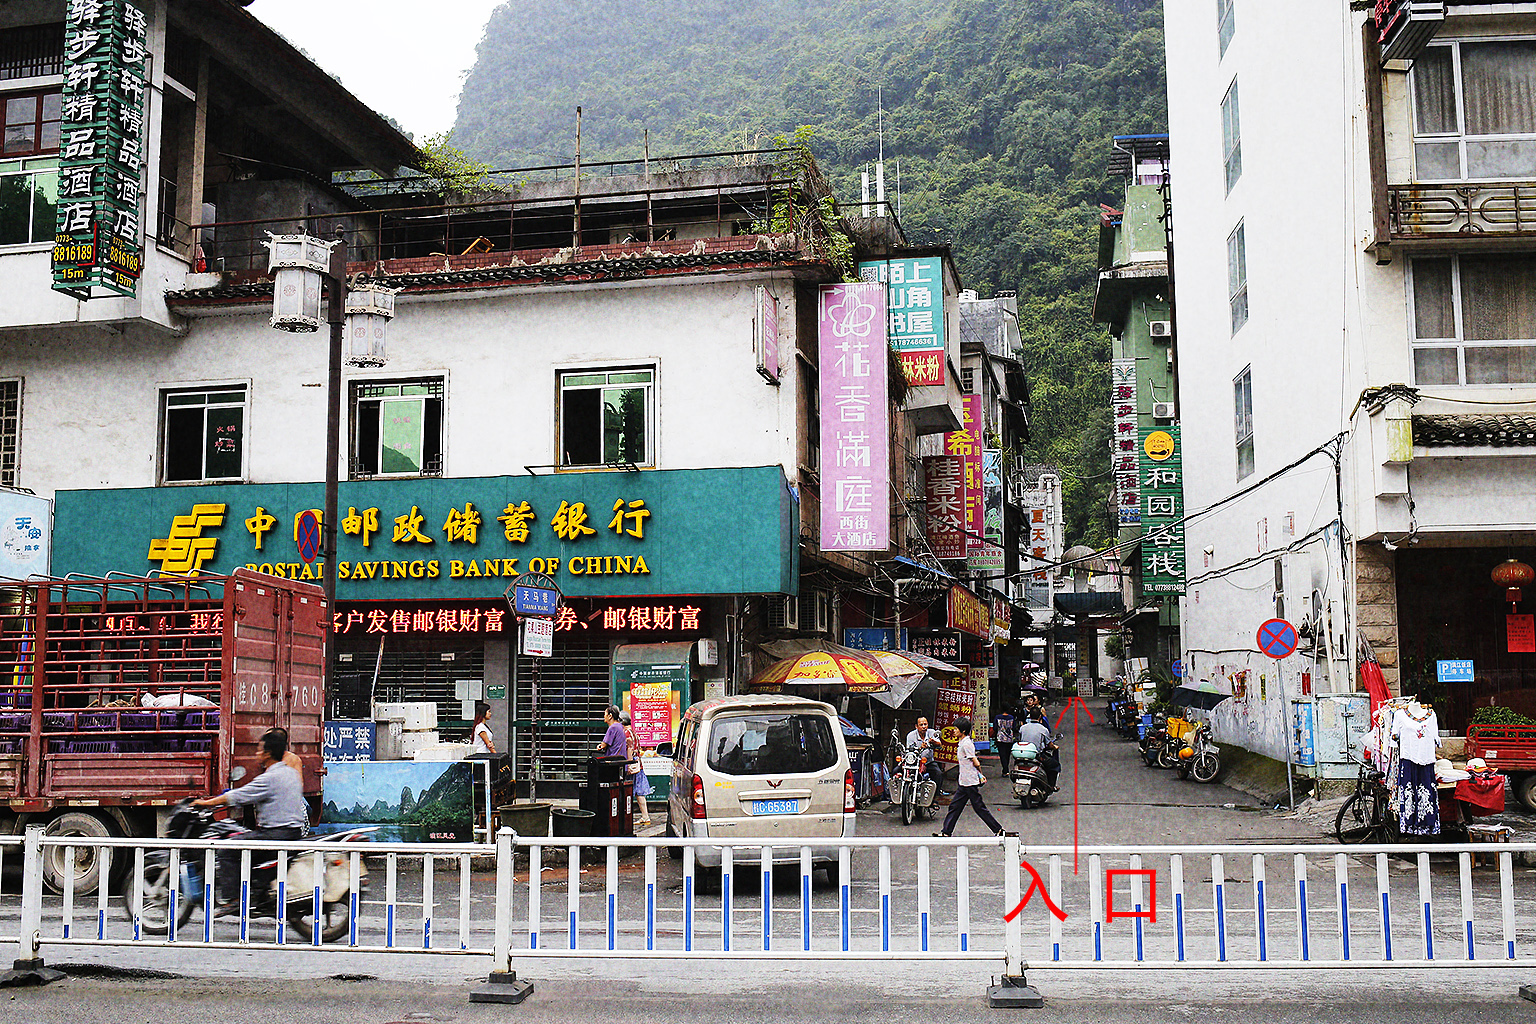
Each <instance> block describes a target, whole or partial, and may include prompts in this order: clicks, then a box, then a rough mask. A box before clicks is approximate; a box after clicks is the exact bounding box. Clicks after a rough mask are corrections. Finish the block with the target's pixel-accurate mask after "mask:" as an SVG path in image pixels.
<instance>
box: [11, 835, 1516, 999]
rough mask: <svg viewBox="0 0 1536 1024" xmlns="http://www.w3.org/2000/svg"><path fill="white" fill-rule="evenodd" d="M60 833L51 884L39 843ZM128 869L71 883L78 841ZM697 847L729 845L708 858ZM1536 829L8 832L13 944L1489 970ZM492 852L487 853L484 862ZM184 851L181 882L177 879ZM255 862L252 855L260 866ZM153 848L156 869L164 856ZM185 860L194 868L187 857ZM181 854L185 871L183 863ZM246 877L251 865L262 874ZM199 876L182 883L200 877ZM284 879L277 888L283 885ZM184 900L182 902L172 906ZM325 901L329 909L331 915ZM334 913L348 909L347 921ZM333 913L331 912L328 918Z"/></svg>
mask: <svg viewBox="0 0 1536 1024" xmlns="http://www.w3.org/2000/svg"><path fill="white" fill-rule="evenodd" d="M231 846H234V847H236V848H239V849H241V850H242V851H243V852H242V856H241V859H240V872H239V884H240V891H241V898H240V901H239V903H238V905H237V907H236V909H235V911H234V913H232V914H230V915H229V916H227V917H221V916H216V915H215V914H214V913H213V912H212V911H213V909H214V907H213V901H214V894H215V891H216V886H217V881H218V865H217V861H216V852H217V851H218V850H221V849H228V848H230V847H231ZM49 847H62V848H63V853H64V857H63V859H62V863H63V864H65V865H66V876H65V878H64V880H63V885H62V886H61V888H62V891H61V892H49V891H47V890H46V889H45V886H44V884H43V874H42V863H43V855H44V852H45V850H46V849H47V848H49ZM86 847H90V848H93V852H94V855H95V856H97V857H102V856H107V857H111V858H113V860H114V861H115V862H116V863H117V864H118V865H119V867H118V870H117V871H116V872H113V871H110V870H109V871H108V872H107V876H108V877H112V878H114V879H116V880H117V887H116V889H115V890H114V891H112V892H108V891H107V889H106V888H104V887H103V888H101V889H99V890H98V891H96V892H94V893H90V894H86V893H83V892H76V891H75V885H74V877H73V872H72V869H71V868H69V865H72V864H73V862H74V853H75V852H76V851H77V850H79V849H83V848H86ZM701 851H702V852H704V853H705V854H706V855H705V857H704V859H707V860H709V861H711V862H713V861H715V860H716V858H718V860H719V862H720V863H719V866H718V867H709V868H705V867H704V866H702V865H701V864H700V863H699V860H700V854H701ZM1533 852H1536V845H1480V844H1479V845H1470V846H1453V845H1445V846H1439V845H1436V846H1406V845H1395V846H1380V847H1364V846H1333V845H1307V844H1292V845H1279V844H1272V845H1224V846H1141V847H1125V846H1084V847H1081V848H1080V849H1078V850H1076V851H1074V850H1073V849H1072V848H1071V847H1038V846H1030V845H1027V844H1022V843H1021V842H1020V840H1019V839H1017V838H1013V837H1006V838H1001V839H994V838H991V837H988V838H976V839H959V838H955V839H937V838H916V837H913V838H906V837H891V838H864V839H849V840H842V841H835V845H833V846H831V847H826V848H823V847H820V846H818V847H815V848H812V847H807V846H803V845H800V844H798V843H796V842H795V841H793V840H785V841H780V842H778V843H773V844H769V845H765V844H764V843H763V841H762V840H752V841H748V840H739V841H722V840H719V839H689V840H679V839H659V838H658V839H579V840H572V839H560V838H553V837H539V838H536V839H524V838H519V837H517V836H514V835H513V834H512V833H510V832H507V831H503V832H502V833H501V834H500V835H498V836H497V841H496V843H494V844H490V845H487V844H462V845H440V844H426V845H405V844H384V843H376V844H367V843H348V844H332V845H329V846H327V845H325V844H320V848H319V849H317V848H316V844H314V843H305V842H302V841H301V842H296V843H249V844H230V843H210V842H206V841H181V842H173V841H169V840H143V839H111V840H82V839H81V838H79V837H68V838H65V837H47V836H44V835H42V832H41V830H40V829H33V830H29V832H28V834H27V836H26V837H25V840H24V841H23V840H20V839H17V838H6V839H0V878H5V877H7V876H6V875H5V874H4V871H5V870H6V869H8V868H9V867H10V866H11V865H14V864H15V863H16V861H17V858H20V860H21V861H22V864H23V868H24V870H23V872H22V876H23V878H22V882H23V884H22V885H21V886H20V889H21V891H20V892H19V893H18V892H15V891H14V890H15V889H16V888H17V887H16V885H15V884H14V881H12V882H11V883H10V884H8V885H7V886H6V889H5V891H4V892H0V942H8V943H16V944H17V948H18V959H28V958H32V957H35V956H37V955H38V952H39V950H40V949H41V948H42V947H44V946H57V945H62V946H93V945H95V946H119V947H129V948H140V949H144V950H145V951H146V953H145V955H146V957H155V958H159V957H163V956H166V955H169V954H170V952H171V951H174V950H175V949H204V948H239V949H246V950H250V949H264V950H271V951H273V952H280V951H283V950H294V949H303V950H309V951H314V950H317V949H318V950H321V951H327V952H334V953H336V954H337V955H344V954H346V953H349V952H358V951H362V952H430V953H443V954H459V955H462V954H473V955H489V956H491V957H493V958H494V962H495V966H496V969H498V970H509V969H512V968H514V967H516V965H517V963H518V961H520V960H526V959H528V958H551V959H559V958H572V957H575V958H613V957H621V958H632V959H715V960H718V959H774V960H793V959H814V960H824V961H827V960H879V959H903V960H910V959H924V958H930V959H942V960H955V959H964V960H973V961H991V962H993V963H996V964H997V965H998V966H999V967H1001V968H1002V970H1003V972H1004V973H1006V974H1017V973H1020V972H1022V970H1023V969H1024V968H1025V966H1029V967H1031V968H1033V969H1036V970H1039V969H1045V968H1055V969H1062V970H1083V969H1101V968H1125V967H1130V968H1154V969H1202V970H1275V969H1286V970H1293V969H1305V968H1327V969H1339V968H1359V967H1371V968H1415V967H1428V966H1434V967H1454V968H1462V969H1479V968H1490V967H1501V966H1502V967H1507V966H1512V965H1513V966H1529V965H1530V964H1531V962H1532V961H1533V959H1536V901H1533V900H1532V899H1531V896H1532V891H1531V890H1532V886H1533V885H1536V876H1532V875H1529V874H1527V873H1526V872H1525V871H1523V870H1520V869H1519V867H1518V866H1517V858H1519V859H1520V860H1522V861H1523V860H1524V856H1525V855H1527V854H1530V853H1533ZM274 853H275V854H276V855H277V856H278V857H279V860H280V863H279V865H278V867H279V870H278V873H277V877H278V878H280V879H282V878H286V877H287V870H286V868H287V867H288V866H290V865H292V864H299V865H303V864H305V863H308V864H310V865H311V867H310V872H309V877H310V878H311V879H312V878H314V877H324V872H325V870H326V868H327V867H328V866H329V867H330V868H331V869H332V871H333V875H332V877H333V883H334V884H333V888H332V889H331V890H330V891H329V892H322V891H320V887H318V886H312V885H310V883H308V882H306V883H305V884H306V886H307V889H306V891H305V892H304V893H303V894H299V895H298V898H297V899H296V900H295V901H294V903H293V904H292V905H293V906H295V907H296V908H297V909H296V910H295V911H294V912H293V913H292V915H291V916H292V917H293V918H294V920H293V921H291V922H285V921H284V920H282V919H281V918H278V917H272V916H270V915H267V916H257V913H256V911H257V909H258V904H260V903H261V902H262V900H261V899H260V898H259V897H263V896H264V895H265V894H262V893H260V892H257V891H256V890H255V889H254V888H253V887H254V886H257V885H259V884H261V882H260V879H259V878H255V876H254V875H253V869H252V864H253V859H254V858H257V857H262V858H268V859H270V857H271V856H272V855H273V854H274ZM478 857H484V858H494V865H495V867H494V870H489V869H488V866H487V862H486V861H480V862H479V863H480V864H481V866H482V870H480V871H479V872H478V873H477V872H476V871H475V870H474V868H475V858H478ZM167 858H168V860H169V864H170V865H172V869H171V870H170V871H169V879H171V880H173V881H170V882H167V881H161V882H160V883H159V884H158V885H157V884H156V883H155V877H156V872H157V870H158V871H159V872H160V877H162V878H164V876H165V873H166V868H165V865H166V864H167ZM257 862H258V863H259V861H257ZM156 865H160V867H159V868H158V869H157V868H156ZM194 868H195V870H194ZM184 869H185V870H184ZM253 879H254V880H253ZM189 883H190V884H192V885H193V886H194V890H193V891H192V892H191V893H189V892H187V891H186V886H187V885H188V884H189ZM289 896H290V894H288V893H286V892H279V893H278V894H276V898H277V900H278V901H280V902H284V903H286V901H287V899H288V898H289ZM172 908H175V912H174V913H172ZM328 908H329V909H328ZM338 922H340V923H338ZM322 923H323V924H324V925H325V927H321V926H320V925H321V924H322Z"/></svg>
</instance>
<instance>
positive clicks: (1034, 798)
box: [1008, 743, 1051, 811]
mask: <svg viewBox="0 0 1536 1024" xmlns="http://www.w3.org/2000/svg"><path fill="white" fill-rule="evenodd" d="M1039 756H1040V754H1039V750H1038V749H1037V748H1036V747H1035V745H1034V744H1033V743H1019V744H1016V745H1015V746H1014V748H1013V767H1012V768H1010V769H1009V770H1008V778H1009V779H1010V780H1012V782H1013V795H1014V798H1015V799H1017V800H1018V801H1019V806H1020V807H1022V808H1024V809H1025V810H1026V811H1027V810H1029V809H1030V808H1032V807H1040V806H1042V805H1044V803H1045V801H1046V800H1047V799H1048V798H1049V797H1050V795H1051V786H1050V783H1048V782H1047V781H1046V778H1045V766H1044V765H1042V764H1041V763H1040V761H1039V760H1038V758H1039Z"/></svg>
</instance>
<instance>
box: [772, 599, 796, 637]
mask: <svg viewBox="0 0 1536 1024" xmlns="http://www.w3.org/2000/svg"><path fill="white" fill-rule="evenodd" d="M767 617H768V628H769V629H772V630H780V631H797V630H799V628H800V599H799V598H798V597H770V598H769V599H768V612H767Z"/></svg>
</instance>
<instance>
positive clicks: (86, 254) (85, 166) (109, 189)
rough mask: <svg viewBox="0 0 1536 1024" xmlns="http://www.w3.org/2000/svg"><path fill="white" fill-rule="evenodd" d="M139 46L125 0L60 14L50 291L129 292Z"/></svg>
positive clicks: (142, 24)
mask: <svg viewBox="0 0 1536 1024" xmlns="http://www.w3.org/2000/svg"><path fill="white" fill-rule="evenodd" d="M148 42H149V21H148V18H147V16H146V15H145V13H144V11H142V10H140V9H139V8H138V7H137V6H135V5H134V4H132V3H129V2H127V0H69V4H68V6H67V7H66V8H65V15H64V92H63V97H62V102H61V108H60V115H59V193H58V206H57V210H58V212H57V216H58V222H57V228H56V233H55V236H54V246H53V258H52V263H53V288H54V290H55V291H60V292H64V293H66V294H69V295H72V296H74V297H75V298H78V299H91V298H99V297H103V296H112V295H127V296H131V295H133V294H134V292H135V290H136V289H137V287H138V283H139V275H140V274H141V273H142V272H143V269H144V232H143V226H142V222H141V213H140V209H141V206H142V201H143V192H144V128H145V124H144V121H145V117H144V98H145V95H146V79H147V72H146V62H147V61H148V60H149V50H148Z"/></svg>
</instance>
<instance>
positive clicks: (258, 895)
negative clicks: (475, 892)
mask: <svg viewBox="0 0 1536 1024" xmlns="http://www.w3.org/2000/svg"><path fill="white" fill-rule="evenodd" d="M244 831H245V830H244V829H243V828H241V827H240V826H239V825H237V824H235V823H234V822H232V821H225V820H220V819H216V818H215V817H214V816H213V812H212V811H210V810H207V809H205V808H201V807H194V806H192V804H191V802H190V801H183V802H182V803H181V804H178V805H177V807H176V810H175V811H174V812H172V814H171V818H170V821H169V822H167V823H166V830H165V838H167V839H232V838H234V837H236V836H238V835H240V834H241V833H242V832H244ZM373 831H375V827H370V828H359V829H351V830H349V831H346V832H338V833H336V834H334V835H328V836H323V837H318V838H316V839H315V840H314V846H313V848H312V849H306V850H294V851H290V852H289V853H288V871H287V875H286V877H285V879H284V883H285V885H284V899H283V902H284V904H285V905H284V906H283V907H282V908H281V909H279V907H278V902H277V900H278V895H277V894H278V884H277V860H278V855H277V851H276V850H255V851H252V853H251V875H250V878H251V888H250V893H251V897H250V898H251V903H250V908H249V911H248V916H249V918H263V917H265V918H273V919H275V918H277V917H278V916H280V915H281V916H282V917H283V918H285V919H286V920H287V922H288V924H289V926H290V927H292V928H293V929H294V931H295V932H296V933H297V934H298V935H299V936H300V937H301V938H303V939H304V941H306V942H307V941H309V940H310V938H311V937H312V935H313V929H314V909H315V904H314V890H315V882H314V866H315V858H314V855H313V853H314V850H320V851H322V852H323V856H324V860H325V867H324V869H323V870H324V878H323V879H322V883H321V893H320V901H321V911H320V929H321V930H320V936H321V938H322V940H324V941H326V942H334V941H335V940H337V939H339V938H341V937H342V936H344V935H346V934H347V931H348V929H349V927H350V925H351V923H352V904H351V886H352V877H351V875H352V870H351V858H350V857H349V856H348V854H349V853H350V852H351V851H350V850H343V849H341V848H339V847H340V844H343V843H352V842H367V841H368V834H369V833H370V832H373ZM180 852H181V858H180V870H179V876H180V877H179V878H178V879H177V883H176V889H177V893H176V898H177V908H176V924H177V926H178V927H179V926H181V925H184V924H186V923H187V921H188V920H189V919H190V918H191V917H192V911H193V910H194V909H195V908H196V907H198V906H201V905H202V902H203V865H204V857H203V854H202V852H201V851H196V850H182V851H180ZM170 861H171V854H170V851H169V850H151V851H148V852H146V853H145V854H144V879H143V884H142V885H141V886H140V887H139V889H138V891H137V893H135V891H134V889H133V887H132V884H131V883H130V886H129V891H128V892H127V893H125V894H124V896H123V909H124V911H125V912H126V913H127V914H128V917H129V919H130V920H132V919H137V920H138V922H139V926H140V927H141V928H142V929H143V930H144V931H146V932H149V933H150V934H153V935H163V934H165V933H166V932H168V931H169V930H170V920H169V918H170V913H169V910H170V889H171V885H170V881H171V872H170ZM367 878H368V870H367V868H366V867H364V866H363V865H362V864H359V865H358V888H359V898H361V890H362V888H363V886H364V885H365V884H366V881H367ZM135 895H137V897H138V903H137V905H135V902H134V897H135Z"/></svg>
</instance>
